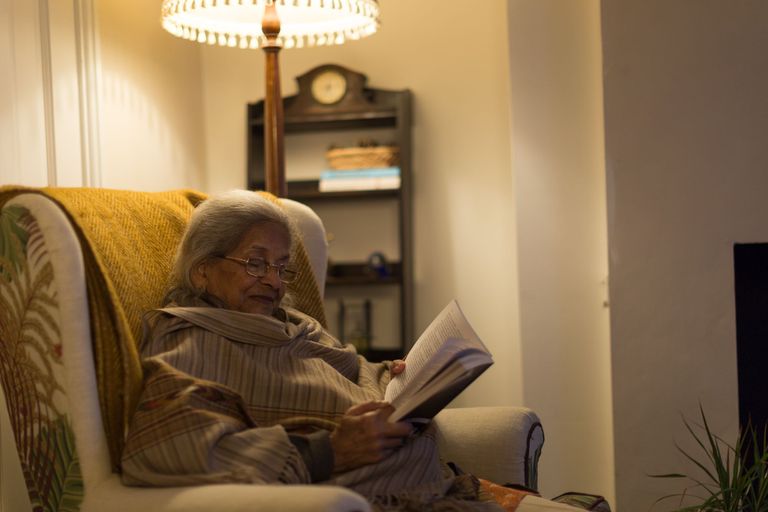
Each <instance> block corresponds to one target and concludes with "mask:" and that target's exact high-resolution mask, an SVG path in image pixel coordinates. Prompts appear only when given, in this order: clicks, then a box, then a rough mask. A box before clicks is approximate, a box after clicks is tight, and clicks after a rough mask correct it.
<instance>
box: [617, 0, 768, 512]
mask: <svg viewBox="0 0 768 512" xmlns="http://www.w3.org/2000/svg"><path fill="white" fill-rule="evenodd" d="M602 20H603V52H604V72H605V119H606V121H605V125H606V161H607V164H606V167H607V177H608V200H609V202H608V208H609V209H608V221H609V240H610V275H611V279H610V292H611V339H612V361H613V392H614V415H615V418H614V428H615V439H616V443H615V452H616V468H617V496H618V502H617V505H618V507H619V509H620V510H622V511H626V512H631V511H640V512H644V511H647V510H648V509H649V507H650V505H651V503H652V502H653V501H654V500H655V499H656V498H658V497H660V496H662V495H664V494H665V493H667V492H675V491H680V490H681V487H682V486H681V484H679V483H677V484H670V483H665V482H662V481H658V480H653V479H650V478H648V477H647V476H646V474H647V473H662V472H675V471H682V472H685V471H691V470H692V468H691V467H690V464H686V463H685V461H684V459H683V457H682V456H681V455H679V454H678V453H677V452H676V450H675V447H674V443H675V442H678V443H680V444H682V445H683V446H684V447H686V448H690V449H694V447H693V446H691V443H690V442H689V436H688V435H687V434H686V433H685V431H684V430H683V427H682V423H681V419H680V415H681V414H683V415H685V416H686V417H687V418H689V419H691V420H696V419H697V415H698V406H699V403H701V405H702V406H703V407H704V409H705V411H706V413H707V415H708V418H709V421H710V425H711V427H712V428H713V430H714V431H715V432H717V433H719V434H721V435H722V436H724V437H725V438H726V439H729V440H731V441H733V440H734V435H735V432H736V429H737V380H736V351H735V320H734V317H735V315H734V293H733V286H734V284H733V258H732V250H733V243H735V242H758V241H760V242H765V241H766V240H768V223H766V219H768V202H766V201H765V191H766V190H767V189H768V174H766V169H767V168H768V145H766V143H765V134H766V133H768V96H766V93H765V91H766V90H768V67H767V66H766V58H765V51H764V50H765V48H766V47H768V23H766V20H768V4H766V3H765V2H761V1H757V0H751V1H742V2H725V1H707V2H701V1H698V0H687V1H677V2H668V1H664V0H648V1H644V2H635V1H631V0H614V1H612V2H604V3H603V6H602ZM697 453H699V452H697ZM670 505H671V504H670Z"/></svg>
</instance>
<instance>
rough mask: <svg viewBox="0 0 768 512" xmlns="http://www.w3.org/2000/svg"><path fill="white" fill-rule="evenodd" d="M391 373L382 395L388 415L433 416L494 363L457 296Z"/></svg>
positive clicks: (396, 418)
mask: <svg viewBox="0 0 768 512" xmlns="http://www.w3.org/2000/svg"><path fill="white" fill-rule="evenodd" d="M406 361H407V364H406V367H405V371H404V372H403V373H401V374H400V375H397V376H395V377H393V378H392V381H391V382H390V383H389V385H388V386H387V389H386V391H385V393H384V400H386V401H388V402H390V403H391V404H392V405H393V406H394V407H395V412H393V413H392V415H391V416H390V417H389V421H392V422H394V421H400V420H404V419H406V420H409V421H419V420H429V419H431V418H432V417H434V416H435V415H436V414H437V413H438V412H440V411H441V410H442V409H443V408H444V407H445V406H446V405H448V403H449V402H450V401H451V400H453V399H454V398H456V396H457V395H458V394H459V393H461V392H462V391H463V390H464V388H466V387H467V386H469V384H470V383H471V382H472V381H474V380H475V379H476V378H477V377H479V376H480V374H481V373H483V372H484V371H485V370H486V368H488V367H489V366H491V365H492V364H493V358H492V357H491V354H490V353H489V352H488V349H486V348H485V345H483V342H482V341H480V338H479V337H478V336H477V334H476V333H475V331H474V330H473V329H472V326H471V325H469V322H468V321H467V318H466V317H465V316H464V313H462V311H461V308H460V307H459V304H458V302H456V300H455V299H454V300H453V301H451V302H450V304H448V305H447V306H446V307H445V308H444V309H443V310H442V311H441V312H440V314H439V315H437V317H436V318H435V319H434V320H433V321H432V323H431V324H429V327H427V329H426V330H425V331H424V333H422V335H421V336H420V337H419V339H418V340H416V343H415V344H414V345H413V347H412V348H411V350H410V351H409V352H408V356H407V358H406Z"/></svg>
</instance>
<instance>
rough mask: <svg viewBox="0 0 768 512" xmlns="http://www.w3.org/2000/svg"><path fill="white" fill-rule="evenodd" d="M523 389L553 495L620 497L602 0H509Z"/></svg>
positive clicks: (549, 492)
mask: <svg viewBox="0 0 768 512" xmlns="http://www.w3.org/2000/svg"><path fill="white" fill-rule="evenodd" d="M509 6H510V7H509V48H510V76H511V96H512V155H513V158H512V167H513V172H514V175H515V179H516V195H515V204H516V207H517V211H518V214H517V224H518V239H517V245H518V254H519V257H518V262H519V271H518V273H519V275H520V290H519V293H520V329H521V338H522V356H523V357H522V367H523V397H524V402H525V404H526V405H528V406H530V407H532V408H533V409H534V410H535V411H536V412H537V413H538V414H539V415H540V416H541V419H542V422H543V424H544V428H545V433H546V436H547V441H546V444H545V446H544V451H543V453H542V459H541V483H542V486H541V487H542V492H543V493H544V495H545V496H554V495H556V494H559V493H562V492H565V491H568V490H581V491H585V492H591V493H596V494H602V495H604V496H606V498H608V500H609V502H611V503H613V501H614V500H613V493H614V472H613V450H612V440H613V432H612V420H611V416H612V407H611V387H610V384H611V382H610V381H611V374H610V339H609V323H608V310H607V309H606V307H605V306H606V301H607V277H608V276H607V274H608V261H607V259H608V258H607V240H606V238H607V232H606V231H607V226H606V222H605V216H606V212H605V174H604V172H605V167H604V158H603V154H604V153H603V151H604V148H603V110H602V61H601V45H600V3H599V1H598V0H584V1H581V2H563V1H561V0H511V1H510V3H509Z"/></svg>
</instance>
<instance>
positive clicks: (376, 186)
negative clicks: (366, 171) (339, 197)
mask: <svg viewBox="0 0 768 512" xmlns="http://www.w3.org/2000/svg"><path fill="white" fill-rule="evenodd" d="M318 188H319V190H320V192H342V191H350V190H391V189H398V188H400V176H384V177H371V178H346V179H342V178H336V179H332V180H322V179H321V180H320V183H319V185H318Z"/></svg>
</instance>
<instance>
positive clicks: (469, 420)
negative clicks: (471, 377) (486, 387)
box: [435, 407, 544, 489]
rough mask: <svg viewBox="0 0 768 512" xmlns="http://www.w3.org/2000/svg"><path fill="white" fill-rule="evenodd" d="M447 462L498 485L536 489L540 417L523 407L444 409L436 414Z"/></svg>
mask: <svg viewBox="0 0 768 512" xmlns="http://www.w3.org/2000/svg"><path fill="white" fill-rule="evenodd" d="M435 421H436V422H437V425H438V427H439V429H438V431H439V434H438V445H439V447H440V454H441V455H442V456H443V458H444V459H445V460H446V461H450V462H454V463H456V464H457V465H458V466H459V467H460V468H461V469H463V470H464V471H467V472H469V473H472V474H473V475H476V476H478V477H479V478H484V479H486V480H490V481H491V482H494V483H498V484H507V483H514V484H519V485H524V486H526V487H529V488H532V489H536V487H537V480H536V476H537V475H536V464H537V462H538V457H539V455H540V452H541V446H542V444H543V443H544V431H543V430H542V427H541V422H540V421H539V417H538V416H536V413H534V412H533V411H532V410H530V409H526V408H524V407H468V408H462V409H444V410H443V411H442V412H440V414H438V415H437V416H436V417H435Z"/></svg>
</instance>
